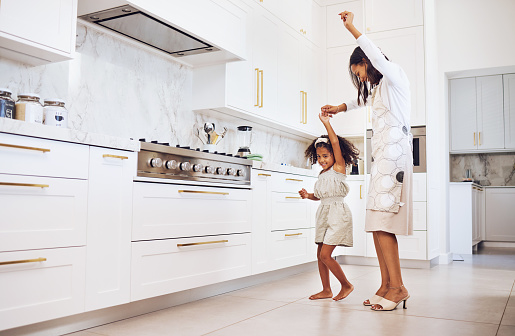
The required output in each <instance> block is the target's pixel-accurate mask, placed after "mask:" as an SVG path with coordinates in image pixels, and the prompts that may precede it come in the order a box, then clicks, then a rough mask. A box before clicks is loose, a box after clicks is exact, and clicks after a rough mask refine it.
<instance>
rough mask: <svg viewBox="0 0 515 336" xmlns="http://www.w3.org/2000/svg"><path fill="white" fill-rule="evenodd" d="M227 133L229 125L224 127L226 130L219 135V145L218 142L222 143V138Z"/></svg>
mask: <svg viewBox="0 0 515 336" xmlns="http://www.w3.org/2000/svg"><path fill="white" fill-rule="evenodd" d="M225 134H227V127H224V130H223V132H222V134H220V135H219V137H218V139H219V140H218V142H216V143H215V144H216V145H218V143H220V141H222V139H223V138H224V136H225Z"/></svg>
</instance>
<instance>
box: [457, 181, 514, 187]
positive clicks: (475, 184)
mask: <svg viewBox="0 0 515 336" xmlns="http://www.w3.org/2000/svg"><path fill="white" fill-rule="evenodd" d="M449 183H450V184H455V185H460V184H462V185H474V186H476V187H480V188H515V186H484V185H480V184H477V183H475V182H468V181H464V182H449Z"/></svg>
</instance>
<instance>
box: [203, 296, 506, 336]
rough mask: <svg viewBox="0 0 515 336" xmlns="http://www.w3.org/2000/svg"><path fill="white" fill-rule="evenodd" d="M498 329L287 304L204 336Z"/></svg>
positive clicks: (488, 332) (458, 334)
mask: <svg viewBox="0 0 515 336" xmlns="http://www.w3.org/2000/svg"><path fill="white" fill-rule="evenodd" d="M497 329H498V325H495V324H481V323H474V322H460V321H452V320H444V319H429V318H422V317H414V316H401V315H388V314H382V313H378V312H366V311H363V312H360V311H356V310H346V309H334V308H328V307H321V306H310V305H303V304H295V303H293V304H288V305H286V306H283V307H281V308H279V309H276V310H273V311H270V312H267V313H265V314H262V315H259V316H256V317H253V318H251V319H248V320H245V321H242V322H240V323H237V324H234V325H231V326H229V327H226V328H223V329H221V330H217V331H215V332H212V333H210V334H208V335H209V336H240V335H246V336H263V335H267V336H284V335H310V336H316V335H320V336H322V335H323V336H327V335H335V336H336V335H360V336H362V335H381V336H389V335H392V336H393V335H395V336H397V335H422V334H421V331H422V330H423V331H424V333H423V335H439V336H444V335H449V336H450V335H452V336H472V335H478V336H495V334H496V332H497Z"/></svg>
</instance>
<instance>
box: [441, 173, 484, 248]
mask: <svg viewBox="0 0 515 336" xmlns="http://www.w3.org/2000/svg"><path fill="white" fill-rule="evenodd" d="M483 190H484V189H483V188H481V187H479V186H476V185H474V184H472V183H460V182H455V183H451V184H450V185H449V209H450V213H449V222H450V245H451V247H450V251H451V252H452V253H457V254H472V252H473V248H474V246H476V245H477V244H478V243H479V242H481V240H483V239H482V232H483V227H484V223H485V222H484V218H485V212H484V206H485V205H484V204H485V196H484V191H483Z"/></svg>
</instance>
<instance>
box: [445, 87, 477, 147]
mask: <svg viewBox="0 0 515 336" xmlns="http://www.w3.org/2000/svg"><path fill="white" fill-rule="evenodd" d="M449 85H450V104H451V110H450V117H451V126H450V128H451V129H450V132H451V151H462V150H474V149H476V148H477V122H476V115H477V113H476V79H475V78H461V79H453V80H450V81H449Z"/></svg>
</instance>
